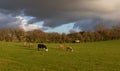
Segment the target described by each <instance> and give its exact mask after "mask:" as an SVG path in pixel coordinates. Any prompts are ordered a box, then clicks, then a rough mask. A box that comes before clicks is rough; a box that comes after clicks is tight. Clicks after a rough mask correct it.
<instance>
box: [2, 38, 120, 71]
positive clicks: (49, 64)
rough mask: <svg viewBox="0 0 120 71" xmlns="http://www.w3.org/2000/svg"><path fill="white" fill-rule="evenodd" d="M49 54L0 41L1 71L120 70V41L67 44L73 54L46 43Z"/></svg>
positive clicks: (19, 44)
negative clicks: (71, 48) (72, 50)
mask: <svg viewBox="0 0 120 71" xmlns="http://www.w3.org/2000/svg"><path fill="white" fill-rule="evenodd" d="M46 45H47V47H48V49H49V51H48V52H45V51H37V44H35V48H29V47H23V46H22V45H21V43H13V42H0V71H120V40H114V41H103V42H92V43H75V44H73V43H68V44H63V45H64V46H65V47H66V46H72V47H73V49H74V52H66V50H59V49H58V46H59V45H60V44H54V43H49V44H46Z"/></svg>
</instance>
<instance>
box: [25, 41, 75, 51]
mask: <svg viewBox="0 0 120 71" xmlns="http://www.w3.org/2000/svg"><path fill="white" fill-rule="evenodd" d="M23 46H25V47H26V46H29V47H32V48H34V44H33V43H27V42H24V43H23ZM37 49H38V51H39V50H43V51H44V50H45V51H48V48H47V46H46V45H45V44H38V45H37ZM58 49H60V50H64V49H65V47H64V46H63V45H60V46H58ZM66 51H68V52H73V48H72V47H70V46H68V47H66Z"/></svg>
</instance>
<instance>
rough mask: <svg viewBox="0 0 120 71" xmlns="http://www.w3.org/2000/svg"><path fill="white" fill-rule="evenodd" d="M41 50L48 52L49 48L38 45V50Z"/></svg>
mask: <svg viewBox="0 0 120 71" xmlns="http://www.w3.org/2000/svg"><path fill="white" fill-rule="evenodd" d="M39 49H42V50H45V51H48V48H47V47H46V45H44V44H38V50H39Z"/></svg>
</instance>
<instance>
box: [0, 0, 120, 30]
mask: <svg viewBox="0 0 120 71" xmlns="http://www.w3.org/2000/svg"><path fill="white" fill-rule="evenodd" d="M24 17H28V19H29V18H30V19H29V20H28V19H26V18H24ZM31 17H32V18H31ZM96 18H100V19H104V20H106V21H118V22H119V20H120V0H0V27H17V26H19V27H22V28H24V29H26V30H31V27H34V28H33V29H35V28H37V29H38V28H44V27H51V28H55V27H58V26H61V25H63V24H68V23H71V22H74V23H75V22H77V21H80V20H84V19H96ZM23 21H24V22H23ZM39 21H43V22H44V24H43V25H42V26H40V25H36V24H35V23H36V22H39ZM86 27H89V26H86Z"/></svg>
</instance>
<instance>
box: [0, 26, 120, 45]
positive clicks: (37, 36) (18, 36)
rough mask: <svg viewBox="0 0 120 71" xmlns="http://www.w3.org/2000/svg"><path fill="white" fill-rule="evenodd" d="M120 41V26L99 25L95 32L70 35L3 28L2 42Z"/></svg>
mask: <svg viewBox="0 0 120 71" xmlns="http://www.w3.org/2000/svg"><path fill="white" fill-rule="evenodd" d="M114 39H115V40H116V39H120V24H119V25H117V26H114V27H113V28H112V29H107V28H105V27H104V26H103V25H98V26H97V27H96V30H95V31H82V32H73V31H72V32H71V33H69V34H65V33H62V34H59V33H55V32H53V33H46V32H43V31H41V30H33V31H28V32H25V31H24V30H22V29H13V28H1V29H0V41H9V42H34V43H71V42H74V41H75V40H79V41H80V42H95V41H106V40H114Z"/></svg>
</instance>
